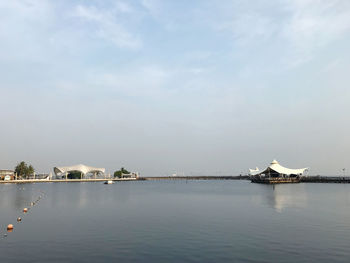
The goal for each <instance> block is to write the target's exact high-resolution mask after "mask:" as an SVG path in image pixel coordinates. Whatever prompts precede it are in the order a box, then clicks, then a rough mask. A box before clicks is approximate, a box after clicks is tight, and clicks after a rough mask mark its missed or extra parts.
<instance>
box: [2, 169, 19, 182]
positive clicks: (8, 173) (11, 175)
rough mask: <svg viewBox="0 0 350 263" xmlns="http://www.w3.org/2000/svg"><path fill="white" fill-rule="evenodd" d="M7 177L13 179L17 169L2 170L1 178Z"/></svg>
mask: <svg viewBox="0 0 350 263" xmlns="http://www.w3.org/2000/svg"><path fill="white" fill-rule="evenodd" d="M5 177H6V179H7V178H10V180H13V179H14V178H15V171H13V170H0V180H4V179H5Z"/></svg>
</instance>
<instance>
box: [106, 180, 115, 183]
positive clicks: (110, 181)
mask: <svg viewBox="0 0 350 263" xmlns="http://www.w3.org/2000/svg"><path fill="white" fill-rule="evenodd" d="M104 184H114V182H113V181H112V180H108V181H106V182H104Z"/></svg>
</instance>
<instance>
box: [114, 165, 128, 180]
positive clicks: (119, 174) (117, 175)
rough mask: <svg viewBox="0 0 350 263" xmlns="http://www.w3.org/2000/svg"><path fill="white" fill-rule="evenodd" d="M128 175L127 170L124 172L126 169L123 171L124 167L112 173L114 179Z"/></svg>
mask: <svg viewBox="0 0 350 263" xmlns="http://www.w3.org/2000/svg"><path fill="white" fill-rule="evenodd" d="M129 173H130V172H129V171H128V170H126V169H124V167H122V168H121V169H120V170H118V171H115V172H114V177H118V178H121V177H122V174H129Z"/></svg>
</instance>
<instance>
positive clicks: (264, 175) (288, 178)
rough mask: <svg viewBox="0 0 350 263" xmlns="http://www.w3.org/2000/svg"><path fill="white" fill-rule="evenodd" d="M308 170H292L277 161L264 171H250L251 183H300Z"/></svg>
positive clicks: (257, 169)
mask: <svg viewBox="0 0 350 263" xmlns="http://www.w3.org/2000/svg"><path fill="white" fill-rule="evenodd" d="M306 170H308V168H300V169H290V168H286V167H283V166H282V165H280V164H279V163H278V162H277V161H276V160H273V161H272V162H271V163H270V165H269V166H268V167H267V168H265V169H263V170H259V168H256V169H249V175H250V177H251V181H252V182H254V183H298V182H300V177H301V176H302V175H303V174H304V172H305V171H306Z"/></svg>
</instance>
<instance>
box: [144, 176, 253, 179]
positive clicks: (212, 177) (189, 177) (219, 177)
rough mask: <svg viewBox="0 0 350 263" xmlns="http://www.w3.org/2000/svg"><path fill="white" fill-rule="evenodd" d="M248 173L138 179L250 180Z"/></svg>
mask: <svg viewBox="0 0 350 263" xmlns="http://www.w3.org/2000/svg"><path fill="white" fill-rule="evenodd" d="M248 179H249V176H248V175H235V176H234V175H227V176H155V177H140V178H139V179H138V180H248Z"/></svg>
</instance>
